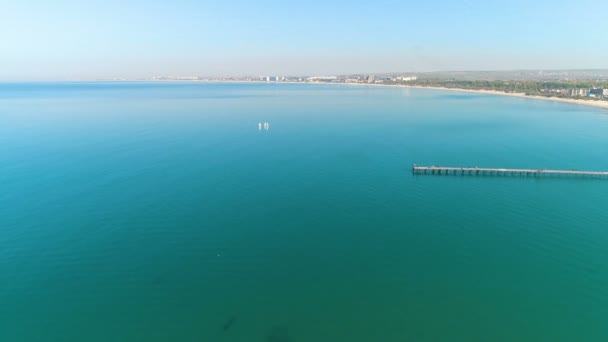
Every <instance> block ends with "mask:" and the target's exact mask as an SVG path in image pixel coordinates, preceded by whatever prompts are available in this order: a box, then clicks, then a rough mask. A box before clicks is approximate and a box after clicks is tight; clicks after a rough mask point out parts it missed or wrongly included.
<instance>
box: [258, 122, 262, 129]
mask: <svg viewBox="0 0 608 342" xmlns="http://www.w3.org/2000/svg"><path fill="white" fill-rule="evenodd" d="M258 129H259V130H260V131H261V130H262V123H261V122H258Z"/></svg>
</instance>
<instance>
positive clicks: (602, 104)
mask: <svg viewBox="0 0 608 342" xmlns="http://www.w3.org/2000/svg"><path fill="white" fill-rule="evenodd" d="M195 82H207V83H262V84H279V83H285V84H317V85H345V86H357V87H391V88H412V89H431V90H449V91H455V92H461V93H474V94H485V95H499V96H510V97H519V98H524V99H532V100H544V101H553V102H561V103H569V104H575V105H580V106H587V107H594V108H600V109H607V110H608V101H601V100H581V99H566V98H560V97H548V96H540V95H526V94H525V93H505V92H504V91H498V90H483V89H464V88H447V87H434V86H428V87H427V86H418V85H405V84H368V83H331V82H266V81H195Z"/></svg>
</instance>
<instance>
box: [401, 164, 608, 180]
mask: <svg viewBox="0 0 608 342" xmlns="http://www.w3.org/2000/svg"><path fill="white" fill-rule="evenodd" d="M412 173H414V174H431V175H471V176H481V175H503V176H543V175H546V176H582V177H587V176H588V177H608V172H601V171H578V170H545V169H495V168H485V167H447V166H418V165H416V164H414V165H413V166H412Z"/></svg>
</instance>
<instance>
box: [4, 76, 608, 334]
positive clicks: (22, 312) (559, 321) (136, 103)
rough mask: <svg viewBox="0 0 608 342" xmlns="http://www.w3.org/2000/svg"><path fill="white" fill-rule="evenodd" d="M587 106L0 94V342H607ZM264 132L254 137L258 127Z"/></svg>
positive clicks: (244, 90)
mask: <svg viewBox="0 0 608 342" xmlns="http://www.w3.org/2000/svg"><path fill="white" fill-rule="evenodd" d="M607 114H608V111H606V110H601V109H594V108H587V107H582V106H575V105H570V104H561V103H552V102H546V101H537V100H531V99H520V98H509V97H499V96H488V95H472V94H461V93H455V92H442V91H434V90H419V89H394V88H391V89H384V88H376V87H374V88H367V87H348V86H322V85H294V84H284V85H280V84H279V85H272V84H193V83H176V84H172V83H156V84H147V83H132V84H129V83H117V84H113V83H93V84H85V83H73V84H70V83H62V84H52V83H43V84H0V189H1V191H0V340H1V341H26V342H29V341H100V342H101V341H104V342H105V341H272V342H289V341H291V342H299V341H321V342H322V341H332V342H334V341H351V342H357V341H383V342H389V341H606V340H608V324H607V317H608V180H598V179H586V178H539V179H531V178H520V177H466V176H465V177H462V176H424V175H420V176H414V175H412V174H411V171H410V167H411V164H412V163H418V164H435V165H454V166H480V167H512V168H555V169H573V168H576V169H589V170H608V154H607V153H606V151H608V134H606V133H607V132H608V115H607ZM265 121H267V122H269V123H270V129H269V130H268V131H266V130H264V129H262V130H258V122H265Z"/></svg>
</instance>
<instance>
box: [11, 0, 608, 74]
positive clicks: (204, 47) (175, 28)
mask: <svg viewBox="0 0 608 342" xmlns="http://www.w3.org/2000/svg"><path fill="white" fill-rule="evenodd" d="M2 7H3V11H2V13H1V14H0V32H2V35H1V36H0V38H1V40H0V41H1V43H0V44H1V46H2V53H1V54H0V65H1V66H2V67H0V80H2V81H10V80H24V81H25V80H68V79H96V78H123V77H124V78H146V77H151V76H155V75H200V76H237V75H264V74H275V75H277V74H278V75H301V74H311V75H312V74H314V75H319V74H348V73H360V72H361V73H365V72H367V73H379V72H394V71H412V72H424V71H436V70H446V71H449V70H514V69H545V70H549V69H606V68H608V44H605V42H606V41H607V40H606V36H607V35H608V33H607V32H608V21H606V20H605V13H604V12H603V11H600V10H598V8H597V2H594V1H588V0H584V1H579V2H577V3H576V4H573V3H571V2H568V3H567V2H565V1H547V0H540V1H536V2H534V3H528V2H526V1H521V0H516V1H512V2H510V3H508V4H506V3H502V4H500V5H497V4H492V3H491V2H488V1H467V2H466V3H463V2H458V3H453V2H451V1H447V0H438V1H434V2H432V3H420V2H409V1H408V2H406V3H399V2H396V1H379V2H374V3H373V4H372V3H367V2H360V1H354V2H353V1H333V2H331V3H325V2H322V1H318V0H313V1H308V2H306V3H297V4H285V3H278V2H276V3H275V2H273V1H262V2H260V1H258V2H256V4H251V3H250V2H247V1H242V0H239V1H231V2H229V3H219V2H212V1H202V2H197V1H175V2H172V3H163V2H161V1H139V0H137V1H131V2H129V3H128V4H123V3H121V2H120V1H116V0H110V1H88V2H86V3H82V2H78V1H57V2H54V3H52V4H51V3H45V2H43V1H28V2H27V3H14V2H7V1H3V3H2Z"/></svg>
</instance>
